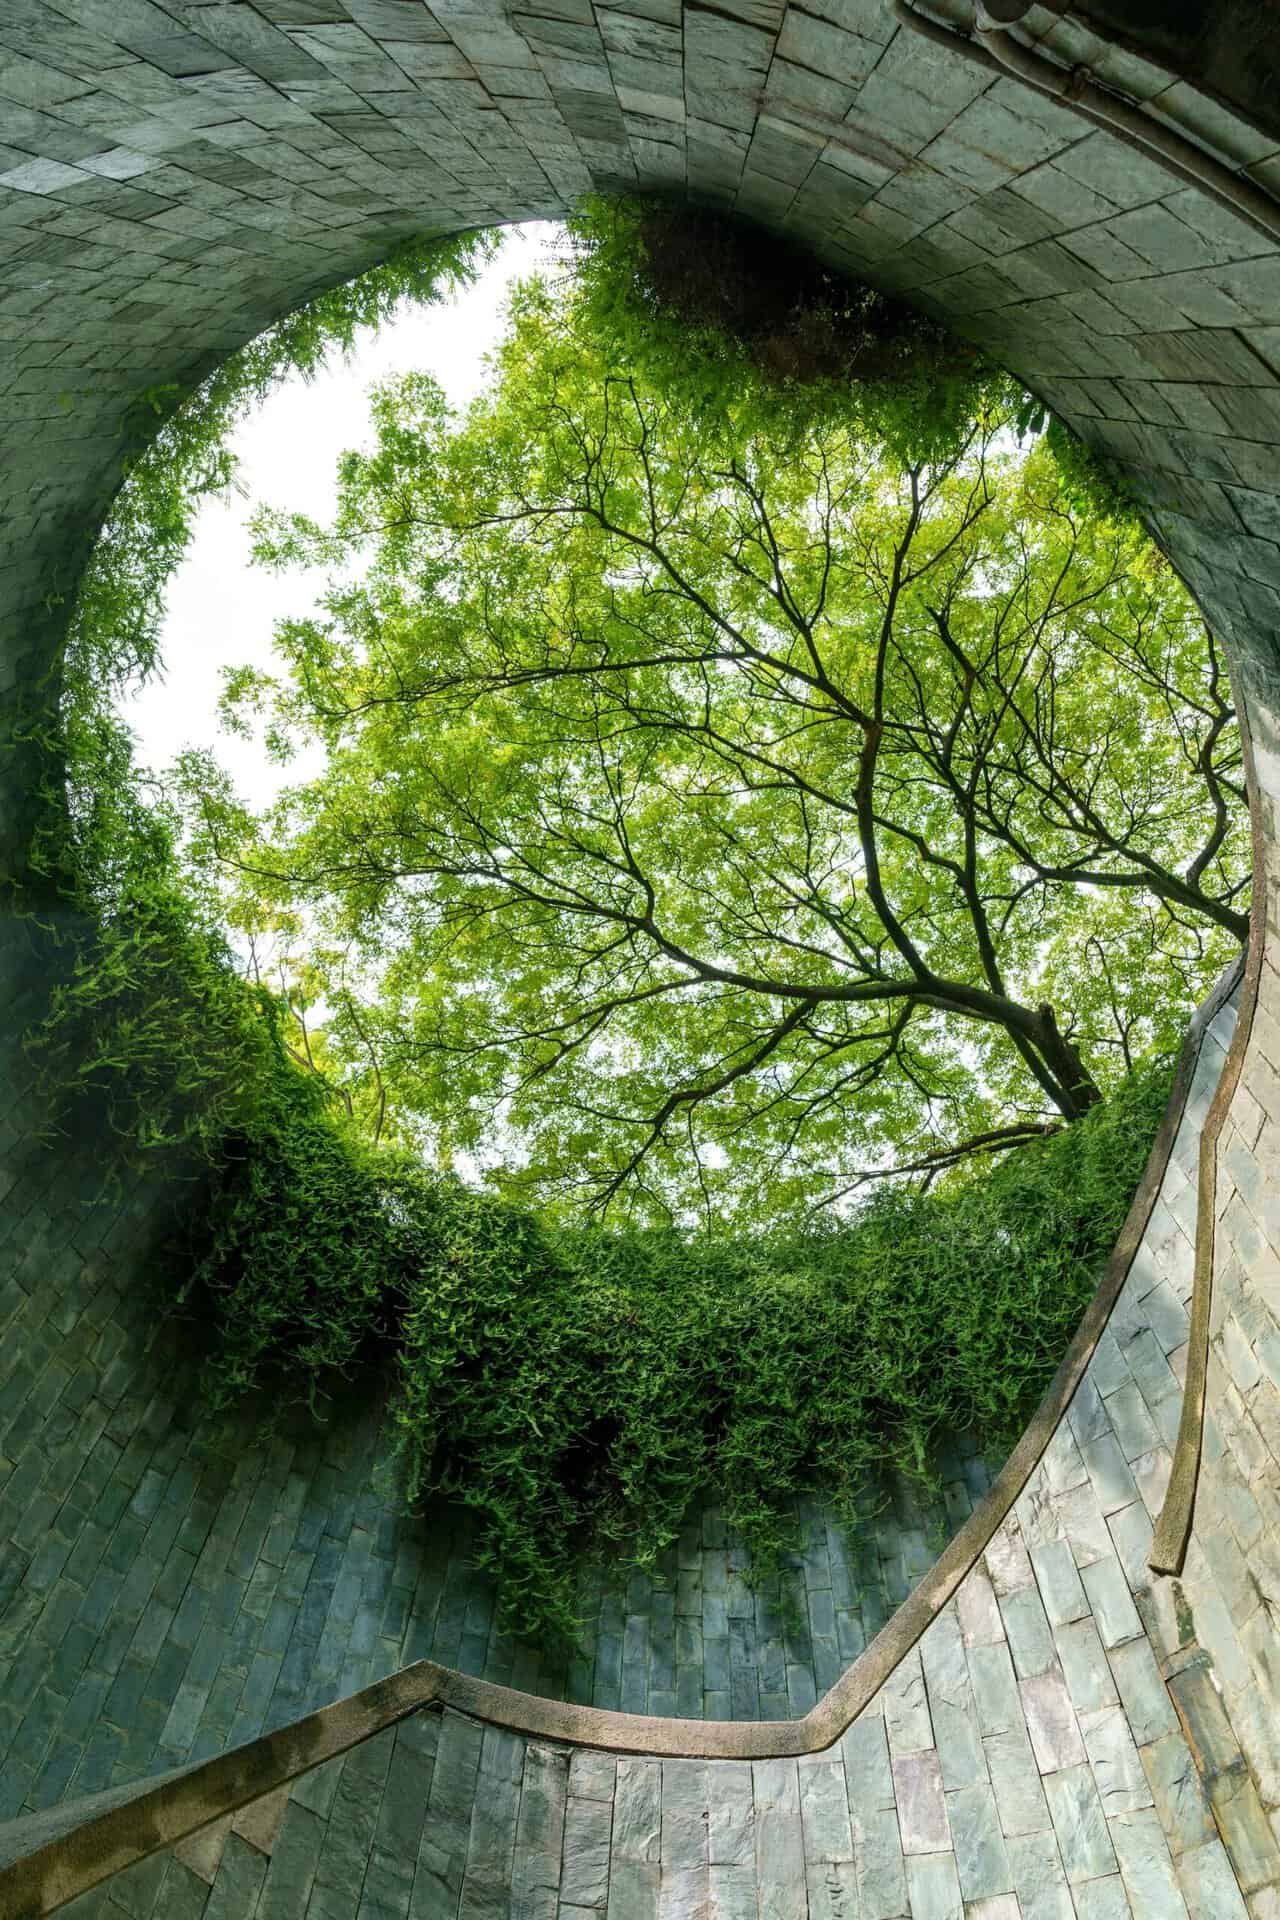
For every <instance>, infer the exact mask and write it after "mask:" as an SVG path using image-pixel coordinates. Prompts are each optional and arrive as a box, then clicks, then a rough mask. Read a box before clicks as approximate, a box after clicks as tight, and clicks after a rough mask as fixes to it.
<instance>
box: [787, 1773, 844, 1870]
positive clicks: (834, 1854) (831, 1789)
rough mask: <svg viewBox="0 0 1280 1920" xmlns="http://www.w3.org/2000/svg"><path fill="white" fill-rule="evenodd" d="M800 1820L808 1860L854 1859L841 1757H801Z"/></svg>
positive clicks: (819, 1861)
mask: <svg viewBox="0 0 1280 1920" xmlns="http://www.w3.org/2000/svg"><path fill="white" fill-rule="evenodd" d="M800 1821H801V1825H802V1827H803V1829H804V1854H805V1859H806V1861H810V1862H818V1863H821V1862H826V1861H838V1860H849V1861H851V1860H852V1859H853V1833H852V1830H851V1828H850V1825H849V1801H848V1796H847V1792H846V1788H845V1777H844V1765H843V1763H842V1761H840V1760H838V1759H837V1760H824V1759H817V1758H814V1759H806V1760H802V1761H801V1763H800Z"/></svg>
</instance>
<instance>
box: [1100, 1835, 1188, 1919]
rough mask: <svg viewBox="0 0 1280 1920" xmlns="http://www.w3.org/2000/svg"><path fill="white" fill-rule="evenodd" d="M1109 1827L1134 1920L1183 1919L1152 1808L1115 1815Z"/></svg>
mask: <svg viewBox="0 0 1280 1920" xmlns="http://www.w3.org/2000/svg"><path fill="white" fill-rule="evenodd" d="M1109 1824H1110V1829H1111V1844H1112V1845H1113V1846H1114V1848H1115V1850H1116V1858H1117V1859H1118V1860H1119V1862H1120V1877H1121V1879H1122V1880H1123V1881H1124V1888H1125V1892H1126V1893H1127V1894H1128V1896H1129V1907H1130V1911H1131V1912H1132V1914H1133V1920H1184V1916H1186V1913H1187V1908H1186V1902H1185V1901H1184V1900H1183V1898H1182V1893H1181V1890H1180V1888H1179V1886H1178V1880H1177V1875H1176V1874H1175V1873H1174V1869H1173V1861H1172V1860H1171V1859H1170V1857H1169V1849H1168V1847H1167V1846H1166V1845H1165V1838H1164V1835H1163V1833H1162V1832H1161V1830H1160V1822H1159V1820H1158V1819H1157V1818H1156V1814H1155V1810H1154V1808H1140V1809H1138V1810H1136V1811H1135V1812H1132V1813H1121V1814H1117V1815H1116V1817H1115V1818H1114V1819H1113V1820H1111V1821H1110V1823H1109Z"/></svg>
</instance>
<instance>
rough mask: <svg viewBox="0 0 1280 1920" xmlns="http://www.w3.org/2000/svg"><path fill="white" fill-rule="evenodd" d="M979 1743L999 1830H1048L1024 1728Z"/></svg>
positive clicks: (1045, 1808)
mask: <svg viewBox="0 0 1280 1920" xmlns="http://www.w3.org/2000/svg"><path fill="white" fill-rule="evenodd" d="M982 1745H983V1749H984V1751H985V1753H986V1756H987V1769H988V1772H989V1774H990V1776H991V1785H992V1788H993V1790H994V1792H995V1797H996V1808H997V1811H998V1813H999V1816H1000V1826H1001V1830H1002V1832H1003V1833H1004V1834H1005V1835H1006V1836H1011V1835H1015V1834H1029V1833H1045V1832H1047V1831H1048V1829H1049V1827H1050V1825H1051V1821H1050V1818H1049V1808H1048V1803H1047V1802H1046V1800H1045V1797H1044V1788H1043V1786H1042V1785H1041V1781H1040V1771H1039V1768H1038V1767H1037V1765H1036V1757H1035V1754H1034V1753H1033V1752H1032V1750H1031V1742H1030V1740H1029V1739H1028V1738H1027V1734H1026V1732H1025V1730H1024V1729H1023V1728H1019V1729H1018V1730H1017V1731H1016V1732H1014V1733H998V1734H994V1735H992V1736H991V1738H990V1739H987V1740H984V1741H983V1743H982Z"/></svg>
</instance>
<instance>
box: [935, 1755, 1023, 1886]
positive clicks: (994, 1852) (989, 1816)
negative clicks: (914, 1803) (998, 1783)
mask: <svg viewBox="0 0 1280 1920" xmlns="http://www.w3.org/2000/svg"><path fill="white" fill-rule="evenodd" d="M946 1800H947V1818H948V1822H949V1824H950V1828H951V1836H952V1846H953V1848H954V1851H955V1860H956V1867H957V1870H958V1872H959V1875H960V1885H961V1887H962V1889H963V1891H964V1897H965V1899H966V1900H986V1899H989V1898H991V1896H992V1895H994V1894H997V1893H1011V1892H1012V1891H1013V1872H1012V1869H1011V1867H1010V1865H1009V1856H1008V1854H1007V1852H1006V1850H1005V1843H1004V1835H1003V1833H1002V1831H1001V1826H1000V1820H999V1818H998V1815H997V1812H996V1801H995V1796H994V1794H993V1793H992V1790H991V1788H990V1787H989V1786H988V1785H987V1783H986V1781H985V1780H983V1781H982V1782H980V1783H978V1784H976V1785H973V1786H968V1787H961V1788H960V1789H959V1791H958V1792H956V1793H949V1794H948V1795H947V1796H946Z"/></svg>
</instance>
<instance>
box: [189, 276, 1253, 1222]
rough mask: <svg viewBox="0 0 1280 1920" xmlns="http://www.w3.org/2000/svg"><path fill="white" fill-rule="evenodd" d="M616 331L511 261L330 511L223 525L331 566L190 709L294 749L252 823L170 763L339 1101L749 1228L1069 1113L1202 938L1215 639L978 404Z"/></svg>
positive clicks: (1131, 543)
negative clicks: (680, 359) (275, 937)
mask: <svg viewBox="0 0 1280 1920" xmlns="http://www.w3.org/2000/svg"><path fill="white" fill-rule="evenodd" d="M588 292H590V286H589V285H588ZM628 347H629V336H628V333H627V329H626V328H625V327H623V326H613V325H611V324H606V323H605V322H602V318H601V304H600V301H599V299H598V298H594V297H575V294H574V288H573V285H572V282H571V283H570V285H569V286H568V287H567V288H566V287H565V286H564V285H563V284H562V285H560V286H556V285H551V284H548V283H546V282H545V281H540V280H536V281H533V282H531V283H527V284H526V285H524V286H523V287H522V288H520V289H519V290H518V291H517V293H516V294H515V295H514V296H513V300H512V305H511V314H510V325H509V330H508V334H507V337H506V339H505V341H504V344H503V345H502V347H501V349H500V351H499V353H498V355H497V357H496V364H495V366H494V369H493V379H492V381H491V383H490V385H489V387H488V388H487V390H486V391H485V392H484V393H482V394H481V396H480V397H479V398H478V399H477V400H476V401H475V402H474V403H473V404H472V406H471V407H470V408H469V409H467V410H466V411H465V412H463V413H462V414H454V413H453V412H451V411H450V409H449V407H448V406H447V404H446V402H445V399H444V396H443V394H442V392H441V390H440V389H439V387H438V386H437V385H436V384H435V383H434V382H433V381H432V380H430V379H429V378H427V377H426V376H422V375H413V376H409V377H406V378H403V379H401V380H398V381H396V382H394V383H392V384H390V385H388V386H387V387H385V388H384V389H382V390H381V392H380V393H379V395H378V397H377V400H376V406H375V428H376V431H375V438H374V444H373V446H372V448H371V449H370V450H368V451H365V452H352V453H349V454H347V455H346V456H345V457H344V460H343V463H342V469H341V497H340V504H339V509H338V513H337V516H336V518H335V520H334V522H333V524H332V525H331V526H328V527H320V526H316V525H313V524H310V523H309V522H307V521H305V520H302V519H299V518H297V517H292V518H290V517H287V516H265V517H264V518H263V519H262V521H261V523H260V536H259V551H260V556H261V558H262V559H263V560H264V561H265V562H266V563H267V564H270V565H274V566H277V567H288V566H291V565H293V564H296V563H299V562H306V563H308V564H315V563H317V562H319V563H322V564H327V565H328V566H329V568H330V569H331V574H332V581H331V585H330V588H329V590H328V592H327V594H326V596H325V599H324V604H323V608H322V610H321V612H320V614H319V615H318V616H317V617H305V618H299V619H296V620H293V621H290V622H287V623H286V624H285V625H284V627H283V628H282V629H281V630H280V632H279V635H278V645H279V649H280V652H281V654H282V655H283V658H284V661H285V663H286V672H285V673H284V674H283V675H282V676H281V677H279V678H278V679H275V678H272V677H271V676H268V675H266V674H264V673H263V672H262V671H261V670H259V669H255V668H246V669H244V670H243V671H242V672H240V673H238V674H236V675H234V676H233V678H232V682H231V684H230V686H229V688H228V695H227V702H226V709H227V713H228V716H229V718H230V719H231V722H232V724H234V725H238V726H241V727H251V726H253V725H258V724H260V725H263V726H264V727H265V730H266V738H267V741H268V745H269V747H270V749H271V750H272V751H274V752H276V753H277V754H280V755H282V756H286V757H287V755H288V754H289V753H290V751H291V750H292V748H293V747H294V746H296V745H297V744H298V743H299V742H300V741H302V740H304V739H319V740H320V741H321V742H322V743H323V745H324V747H325V748H326V750H327V763H326V766H325V770H324V771H323V773H322V774H321V775H320V776H319V777H318V778H316V779H314V780H312V781H309V782H307V783H304V784H301V785H299V786H297V787H296V788H293V789H291V790H289V791H287V792H286V794H285V796H284V798H283V800H282V801H281V803H280V805H279V806H278V808H277V809H276V810H275V812H274V814H273V816H272V817H271V818H270V819H268V820H267V821H265V822H254V821H252V820H250V819H249V817H248V816H247V815H246V814H244V812H243V811H242V810H240V809H238V808H237V806H236V805H235V803H234V798H233V796H231V795H230V794H228V793H227V792H226V791H225V788H221V787H219V784H218V781H217V779H216V775H215V773H214V771H213V769H211V768H210V767H209V766H207V765H205V764H196V765H192V766H189V767H188V768H187V778H188V784H189V787H190V789H191V791H192V792H193V793H195V792H198V794H199V799H200V818H201V822H202V825H201V829H200V832H201V834H202V835H203V836H204V838H203V845H204V847H205V849H206V850H208V851H211V852H212V853H213V854H214V855H215V856H216V857H217V858H218V859H220V860H223V861H226V862H228V863H229V864H230V866H231V868H232V869H233V870H234V871H235V872H236V874H237V876H238V877H237V882H236V889H235V894H234V897H233V899H232V901H231V905H230V911H231V913H232V916H233V919H235V920H236V922H237V923H238V924H239V925H240V927H241V928H242V929H243V930H245V931H247V932H250V933H256V934H261V933H262V932H263V931H264V930H266V929H269V928H272V927H275V928H276V929H280V928H284V929H285V930H286V932H289V931H292V932H293V933H295V934H297V933H298V932H299V931H300V930H302V929H304V928H305V931H306V943H305V944H306V946H307V949H308V959H307V976H306V983H305V984H306V988H307V991H308V992H309V994H310V995H311V996H312V997H316V998H319V999H320V1000H322V1001H323V1002H324V1004H325V1007H326V1008H327V1014H328V1019H327V1025H326V1032H325V1045H326V1047H327V1048H328V1060H329V1062H330V1066H331V1068H332V1069H333V1070H334V1071H335V1072H336V1074H337V1077H338V1078H339V1079H340V1080H342V1081H344V1082H345V1083H346V1086H347V1091H348V1097H349V1098H352V1097H354V1098H357V1099H361V1100H363V1102H364V1103H365V1107H366V1109H367V1110H369V1109H371V1108H372V1107H375V1106H376V1109H377V1112H378V1115H379V1118H380V1120H381V1118H382V1117H383V1116H385V1114H386V1112H387V1107H388V1091H389V1092H390V1111H391V1115H392V1124H393V1125H394V1126H395V1127H396V1128H397V1129H398V1130H399V1132H400V1133H401V1134H402V1135H403V1136H405V1137H408V1138H412V1139H414V1140H415V1141H417V1142H418V1143H419V1144H421V1145H424V1146H425V1147H426V1149H427V1151H428V1153H429V1155H430V1156H432V1157H434V1158H436V1159H438V1160H439V1161H441V1162H443V1163H444V1164H450V1163H451V1162H454V1161H456V1159H457V1157H458V1156H459V1155H463V1154H465V1155H468V1156H471V1157H473V1158H474V1159H476V1160H478V1161H479V1162H480V1163H481V1164H482V1165H486V1166H488V1167H490V1168H491V1170H492V1177H493V1178H494V1179H495V1180H497V1181H499V1182H500V1183H501V1184H502V1185H503V1186H504V1187H505V1189H506V1190H507V1191H508V1192H510V1193H515V1194H518V1195H521V1196H523V1197H528V1198H531V1199H535V1200H537V1201H539V1202H541V1203H553V1204H559V1203H563V1204H564V1205H567V1206H569V1207H571V1208H580V1207H582V1206H583V1205H590V1206H595V1207H607V1208H610V1209H612V1210H613V1211H614V1212H615V1213H621V1214H625V1215H628V1216H630V1217H633V1218H636V1219H642V1220H643V1219H658V1220H661V1219H667V1220H676V1221H679V1222H688V1221H690V1220H694V1219H698V1218H702V1219H705V1220H708V1221H711V1220H717V1221H720V1222H725V1221H731V1220H734V1219H738V1220H751V1219H754V1218H760V1217H766V1216H767V1217H771V1218H782V1217H787V1216H793V1215H796V1214H798V1213H802V1212H804V1211H807V1210H811V1209H812V1208H814V1207H815V1206H822V1205H827V1204H838V1203H840V1202H841V1201H842V1200H843V1199H844V1198H845V1197H847V1196H848V1195H849V1194H850V1193H851V1192H853V1191H856V1190H857V1189H858V1188H859V1187H860V1186H862V1185H863V1184H864V1183H865V1182H866V1181H868V1180H870V1179H875V1178H879V1177H881V1176H882V1175H883V1174H885V1173H886V1172H888V1171H889V1170H891V1169H899V1168H904V1167H905V1168H907V1169H911V1170H913V1171H915V1172H917V1173H919V1174H920V1175H921V1176H922V1177H924V1178H925V1179H926V1180H927V1179H929V1178H931V1177H933V1176H934V1175H935V1174H936V1173H937V1172H939V1171H940V1170H942V1169H945V1168H947V1167H949V1166H952V1165H955V1164H958V1163H960V1162H962V1161H964V1160H965V1159H967V1158H968V1157H969V1156H971V1155H974V1154H982V1155H985V1154H988V1153H991V1152H996V1151H1000V1150H1003V1149H1005V1148H1007V1147H1009V1146H1011V1145H1013V1144H1016V1143H1018V1142H1021V1141H1023V1140H1027V1139H1031V1138H1034V1137H1036V1136H1037V1135H1039V1134H1042V1133H1044V1132H1045V1131H1048V1130H1052V1129H1054V1128H1055V1127H1057V1126H1058V1125H1061V1124H1063V1123H1064V1122H1067V1121H1070V1120H1073V1119H1075V1118H1077V1117H1078V1116H1079V1115H1080V1114H1082V1113H1083V1112H1085V1111H1086V1110H1087V1109H1088V1108H1089V1107H1090V1106H1091V1105H1092V1104H1093V1103H1094V1102H1095V1101H1096V1100H1097V1099H1098V1097H1099V1094H1100V1092H1102V1091H1104V1090H1106V1089H1107V1088H1108V1087H1110V1086H1111V1085H1113V1084H1114V1083H1115V1082H1116V1081H1117V1080H1118V1078H1120V1077H1121V1076H1122V1075H1123V1074H1124V1073H1125V1072H1127V1071H1128V1070H1129V1069H1130V1068H1131V1067H1132V1066H1133V1065H1134V1064H1135V1062H1136V1061H1137V1060H1138V1059H1139V1058H1141V1057H1142V1056H1144V1055H1146V1054H1149V1053H1151V1052H1152V1051H1155V1052H1162V1051H1163V1052H1167V1051H1168V1049H1169V1047H1170V1045H1171V1044H1172V1042H1173V1041H1174V1039H1175V1038H1176V1036H1177V1034H1178V1032H1179V1031H1180V1029H1181V1026H1182V1024H1183V1023H1184V1021H1185V1017H1186V1013H1187V1010H1188V1008H1189V1005H1190V1004H1191V1003H1192V1002H1193V1001H1194V1000H1195V999H1196V998H1197V997H1198V996H1199V994H1200V993H1201V991H1202V990H1203V988H1204V986H1205V985H1206V984H1207V981H1208V978H1209V977H1210V975H1211V974H1212V972H1213V971H1215V970H1216V969H1217V968H1218V967H1219V966H1220V965H1221V964H1222V962H1223V961H1224V960H1225V959H1226V958H1227V957H1228V956H1229V954H1230V952H1231V951H1232V949H1233V947H1234V945H1235V943H1236V942H1238V941H1239V940H1240V939H1242V938H1243V936H1244V932H1245V928H1246V913H1245V906H1246V901H1245V888H1246V886H1247V868H1246V848H1245V836H1244V833H1243V824H1244V822H1243V808H1242V805H1241V802H1242V799H1243V789H1242V781H1241V773H1240V749H1239V740H1238V734H1237V730H1236V726H1235V716H1234V712H1233V707H1232V701H1231V693H1230V688H1229V685H1228V681H1227V676H1226V672H1225V668H1224V666H1223V663H1222V660H1221V656H1220V654H1219V652H1218V649H1217V647H1216V644H1215V641H1214V638H1213V636H1212V634H1211V633H1210V632H1209V631H1208V630H1207V629H1206V627H1205V625H1204V623H1203V621H1202V620H1201V619H1200V617H1199V615H1198V613H1197V611H1196V609H1195V608H1194V606H1193V605H1192V603H1191V602H1190V600H1189V599H1188V597H1187V596H1186V594H1185V593H1184V592H1183V590H1182V589H1181V587H1180V585H1179V583H1178V582H1177V580H1176V578H1175V576H1174V575H1173V573H1172V571H1171V569H1170V568H1169V567H1168V566H1167V564H1166V563H1165V562H1164V561H1163V559H1162V558H1161V557H1160V556H1159V554H1158V553H1157V552H1156V551H1155V549H1154V548H1153V547H1152V546H1151V545H1150V544H1149V543H1148V542H1147V541H1146V540H1145V538H1144V537H1143V535H1142V534H1141V532H1140V531H1139V529H1138V528H1137V527H1136V525H1135V524H1134V523H1133V522H1132V521H1131V520H1129V519H1128V518H1126V517H1124V516H1118V517H1117V516H1107V515H1100V514H1097V513H1091V512H1089V511H1087V510H1085V509H1083V508H1082V506H1081V504H1080V502H1079V501H1078V500H1077V499H1075V498H1074V497H1073V495H1072V492H1071V490H1070V489H1069V488H1065V487H1064V486H1063V484H1062V478H1061V474H1060V471H1059V469H1058V467H1057V466H1056V465H1055V463H1054V462H1053V461H1052V459H1050V458H1049V457H1048V454H1047V452H1046V450H1045V448H1044V447H1043V445H1040V446H1037V447H1035V448H1033V449H1032V450H1031V451H1030V453H1025V452H1023V451H1022V450H1021V449H1019V447H1018V446H1017V443H1016V441H1015V438H1014V436H1013V434H1012V432H1011V428H1010V423H1011V420H1012V417H1013V414H1014V411H1015V403H1014V400H1013V398H1012V397H1011V395H1010V394H1009V393H1008V391H1007V390H1006V391H1005V393H1004V394H1003V395H1002V394H1001V392H1000V391H999V390H998V389H995V390H992V391H988V392H987V394H986V396H985V397H984V398H983V399H982V403H981V407H980V410H979V411H978V414H977V417H974V418H970V419H968V420H967V421H965V422H964V423H963V424H962V426H961V428H960V430H959V431H952V432H951V433H950V435H949V437H945V438H943V439H941V440H940V438H939V436H938V434H937V433H934V434H933V435H932V436H931V437H930V436H923V438H924V444H923V446H922V447H921V448H920V449H917V450H915V451H913V450H912V448H911V446H910V444H909V437H908V438H904V436H903V435H902V434H898V435H897V436H896V437H895V436H888V437H886V434H885V433H884V431H883V430H882V428H883V422H882V420H879V421H878V420H877V419H876V418H875V417H874V406H873V405H872V403H871V402H869V401H868V400H867V399H866V397H865V396H861V397H860V396H858V395H857V394H856V393H852V392H851V393H850V397H849V399H848V401H847V403H844V404H842V403H840V402H839V401H838V400H834V399H832V398H831V396H830V394H828V396H827V399H826V401H825V402H824V404H823V405H822V406H821V407H808V408H800V409H797V408H795V407H789V406H788V405H787V404H786V403H785V392H784V394H783V398H782V399H781V400H779V397H778V390H777V389H776V387H775V388H768V387H767V385H766V383H763V382H761V381H758V380H753V379H752V378H750V377H748V376H747V375H745V374H744V373H743V371H742V369H740V368H738V369H735V370H734V378H733V380H732V381H731V382H728V383H726V384H724V385H722V386H721V388H720V389H719V390H718V391H717V392H716V393H714V394H712V395H708V394H707V393H705V392H704V393H703V395H702V399H701V401H699V399H698V397H697V396H696V395H692V394H691V392H690V391H689V389H688V388H687V386H686V387H685V388H684V389H682V388H681V386H680V383H679V382H671V381H667V380H664V379H663V378H661V377H660V372H661V369H659V370H658V373H655V370H654V367H653V366H652V365H649V364H646V363H645V361H644V356H643V355H637V354H635V353H629V351H628Z"/></svg>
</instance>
